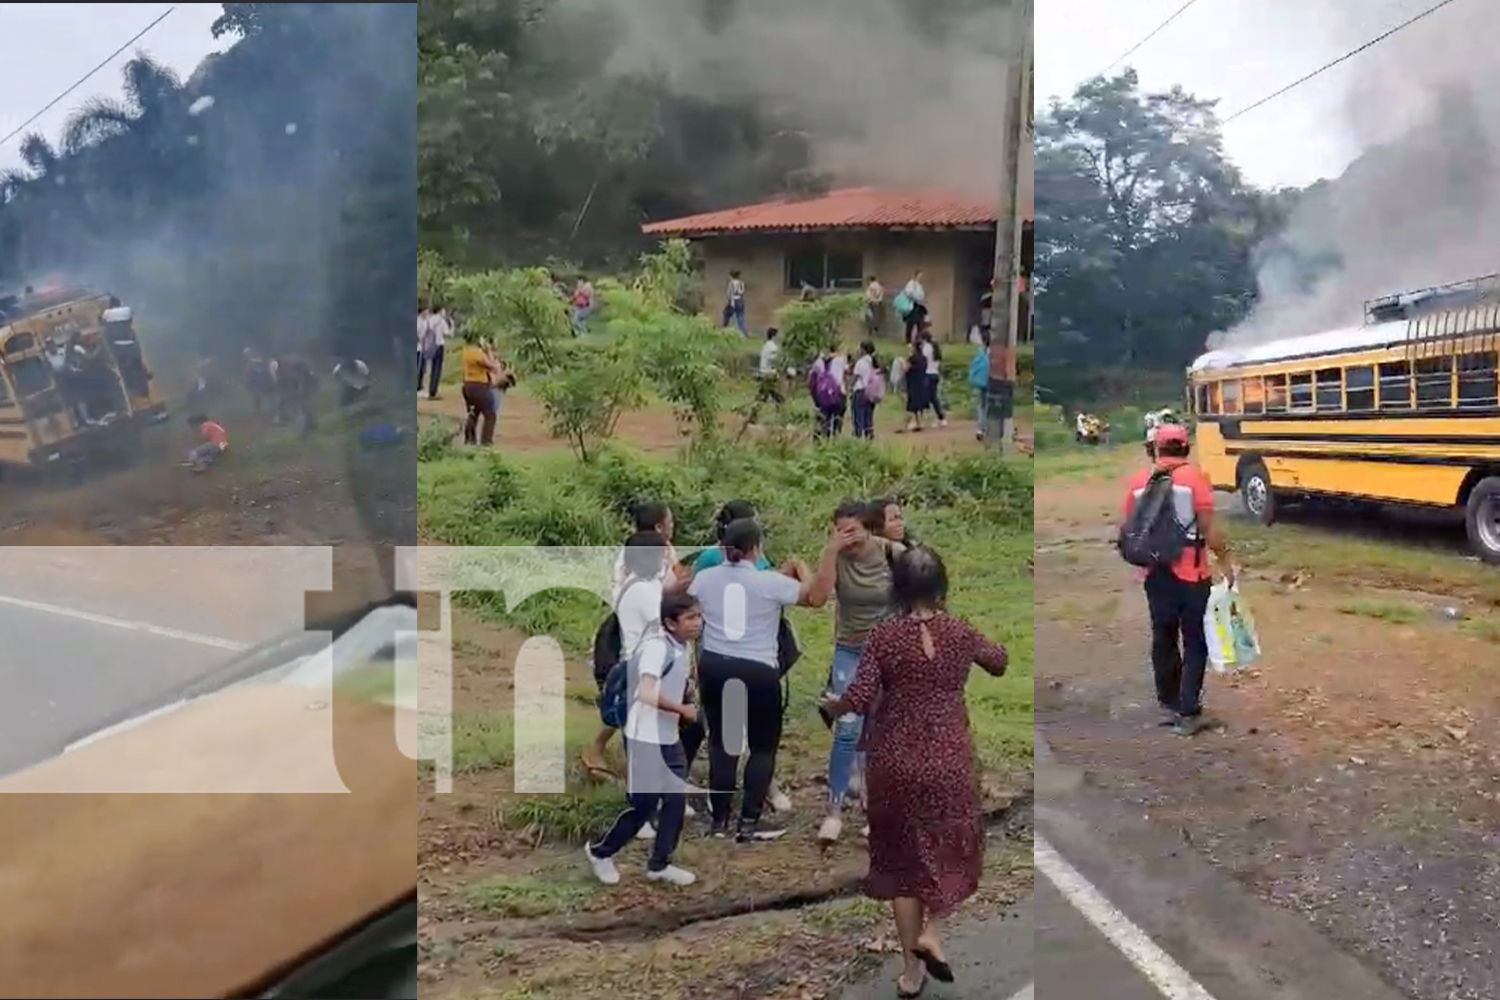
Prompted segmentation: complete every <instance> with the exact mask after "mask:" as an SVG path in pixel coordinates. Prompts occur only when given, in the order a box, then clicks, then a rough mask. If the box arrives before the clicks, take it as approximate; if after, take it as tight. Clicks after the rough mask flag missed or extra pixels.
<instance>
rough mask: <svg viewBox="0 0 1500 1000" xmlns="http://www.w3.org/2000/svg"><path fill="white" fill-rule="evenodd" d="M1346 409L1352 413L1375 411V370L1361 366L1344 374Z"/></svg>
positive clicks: (1368, 366) (1367, 366)
mask: <svg viewBox="0 0 1500 1000" xmlns="http://www.w3.org/2000/svg"><path fill="white" fill-rule="evenodd" d="M1344 398H1345V401H1346V402H1345V408H1346V409H1347V410H1348V411H1349V412H1350V413H1369V412H1370V411H1371V410H1374V409H1375V369H1374V368H1373V367H1371V366H1370V365H1361V366H1360V367H1358V368H1350V369H1347V370H1346V371H1345V372H1344Z"/></svg>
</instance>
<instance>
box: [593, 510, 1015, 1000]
mask: <svg viewBox="0 0 1500 1000" xmlns="http://www.w3.org/2000/svg"><path fill="white" fill-rule="evenodd" d="M636 524H637V528H638V529H639V530H638V531H637V532H636V533H635V534H634V535H632V537H631V538H630V539H629V541H628V542H627V543H626V545H625V548H624V553H623V555H622V556H621V559H620V562H619V565H618V567H617V571H616V587H615V610H614V614H613V616H612V617H611V620H609V621H607V622H606V623H605V626H604V627H602V628H601V632H600V634H601V638H602V637H606V636H608V637H611V638H612V639H613V640H614V642H613V643H609V642H605V643H603V645H604V646H613V647H614V648H615V649H617V650H618V653H617V655H616V656H614V657H603V658H602V661H603V662H601V657H600V656H598V655H596V658H595V668H596V679H597V680H598V681H599V685H600V689H601V704H604V703H606V702H607V701H608V699H609V698H610V692H611V691H612V690H613V685H615V684H616V683H617V682H618V681H619V680H620V678H622V677H624V678H628V687H627V688H626V689H625V690H628V692H629V695H628V697H629V707H628V715H627V717H626V718H625V721H624V723H623V735H624V740H625V744H626V759H627V793H628V807H627V809H626V810H625V811H624V812H623V813H622V814H621V816H620V817H619V818H618V819H617V820H616V821H615V822H614V824H613V825H612V826H611V828H610V829H609V830H608V831H607V832H605V833H604V834H603V835H602V836H601V837H600V838H599V839H597V840H594V841H591V842H590V843H589V844H588V845H587V847H586V857H587V861H588V864H589V866H590V867H591V869H592V870H593V872H594V874H595V875H596V876H597V877H598V879H599V880H600V881H601V882H604V883H605V884H610V885H613V884H616V883H618V882H619V881H620V877H621V876H620V872H619V870H618V868H617V866H616V864H615V860H614V859H615V858H616V856H617V855H618V854H619V852H620V851H621V850H623V849H624V848H625V846H626V845H628V844H629V843H631V842H632V841H633V840H636V839H640V838H642V837H643V836H649V837H650V838H651V839H652V841H653V843H652V847H651V853H650V860H649V862H648V865H647V877H648V878H651V879H653V880H655V881H660V882H664V883H668V884H673V885H689V884H691V883H692V882H694V881H695V876H694V875H693V873H691V872H689V871H687V870H685V869H683V868H682V867H680V866H678V865H676V864H674V855H675V851H676V848H677V846H678V844H679V843H680V839H681V837H682V836H683V830H684V828H685V823H686V820H687V819H688V818H689V817H690V816H691V815H693V813H692V811H691V809H690V807H689V804H688V795H689V793H690V792H691V788H690V786H689V774H690V772H691V770H692V767H693V763H694V760H695V758H696V756H697V755H698V753H699V752H700V751H701V750H702V749H704V748H705V747H706V748H707V754H708V792H707V795H706V807H707V813H708V828H707V833H708V835H710V836H715V837H725V838H728V837H733V838H734V839H735V840H736V841H737V842H739V843H741V844H753V843H756V842H760V841H765V840H774V839H778V838H780V837H782V836H783V835H784V834H785V833H786V830H787V828H786V826H785V825H784V823H783V816H782V814H784V813H785V812H786V811H788V809H789V808H790V807H791V805H792V804H791V803H790V802H789V801H788V802H785V803H783V805H784V806H786V807H787V808H782V809H776V810H774V812H775V813H776V815H772V813H773V810H772V809H771V808H769V805H770V803H771V801H772V799H773V798H775V797H777V794H778V793H776V792H775V790H774V784H775V773H776V763H777V754H778V751H779V749H780V745H781V740H782V734H783V730H784V726H785V724H786V717H787V713H788V701H789V698H788V696H787V691H788V689H789V686H788V684H787V677H788V673H789V672H790V671H791V670H792V669H793V668H794V667H795V666H796V665H797V663H798V662H799V661H800V660H801V659H804V658H806V656H805V652H806V651H804V650H802V649H801V648H800V647H799V644H798V640H797V637H796V634H795V632H794V630H793V629H792V627H791V625H790V623H789V620H788V617H787V612H788V610H789V609H791V608H794V607H808V608H820V607H824V606H826V605H827V603H828V602H829V601H833V602H834V604H835V609H836V610H835V640H834V648H833V649H832V650H830V651H828V659H827V661H826V662H828V664H829V666H828V671H827V676H826V680H825V683H824V691H823V695H822V697H821V698H820V700H819V703H818V705H817V711H818V714H819V716H820V717H821V719H822V721H823V723H824V724H825V725H826V726H827V727H828V728H829V729H830V731H831V739H830V749H829V757H828V765H827V779H828V783H827V788H828V791H827V796H826V799H825V801H824V803H823V806H822V813H823V815H822V818H821V823H820V825H819V827H818V830H817V837H818V838H819V839H820V840H822V841H824V842H834V841H837V840H839V839H840V838H841V837H842V835H843V827H844V815H845V812H846V810H847V809H849V808H850V807H851V806H857V805H863V806H864V808H865V813H866V819H867V821H868V825H867V827H866V828H865V833H866V836H867V840H868V849H869V854H870V872H869V878H868V883H867V892H868V894H869V895H870V896H871V897H873V898H876V899H881V900H889V901H890V902H891V904H892V907H893V913H894V917H895V922H896V927H897V931H898V933H899V935H900V938H901V943H902V947H903V950H904V952H905V955H906V965H905V968H904V969H903V971H902V974H901V977H900V980H899V981H898V983H897V988H898V990H899V992H900V993H901V994H902V995H905V996H915V995H916V994H917V992H919V991H920V990H921V988H922V986H923V984H924V982H925V980H926V978H927V977H929V976H931V977H934V978H937V979H939V980H944V981H951V980H952V970H951V968H950V967H949V966H948V964H947V962H946V959H945V958H944V955H943V947H942V940H941V937H940V934H939V930H938V922H939V921H940V920H941V919H942V918H944V917H946V916H948V915H949V914H951V913H952V912H953V911H954V910H955V908H956V907H957V906H958V905H959V903H960V902H962V901H963V900H964V899H966V898H968V897H969V896H970V895H972V894H973V893H974V892H975V891H976V890H977V888H978V885H979V879H980V875H981V872H982V869H983V850H984V837H983V834H984V831H983V828H982V822H981V814H980V801H979V793H978V784H977V780H976V778H977V776H976V773H975V757H974V745H973V738H972V736H971V734H970V731H969V727H968V714H967V710H966V707H965V701H964V690H965V686H966V683H967V680H968V677H969V673H970V671H971V669H972V667H973V666H975V665H976V664H977V665H978V666H980V667H981V668H983V669H984V670H986V671H988V672H989V673H991V674H994V675H996V676H998V675H1000V674H1002V673H1003V672H1004V671H1005V668H1006V663H1007V655H1006V652H1005V650H1004V649H1003V648H1002V647H1001V646H999V645H998V644H996V643H994V642H991V641H990V640H988V639H986V638H985V637H984V636H982V635H981V634H980V633H979V632H977V631H976V630H975V629H974V628H973V627H972V626H970V625H968V624H967V623H966V622H964V621H962V620H961V619H958V618H955V617H953V616H952V615H950V614H949V613H948V612H947V610H946V605H947V596H948V576H947V570H946V568H945V566H944V564H943V561H942V559H941V558H940V557H939V556H938V554H937V553H936V552H934V551H932V550H931V549H930V548H927V547H925V546H922V545H920V544H918V543H917V542H916V541H915V540H914V539H912V538H911V537H910V535H909V534H908V533H907V531H906V527H905V520H904V517H903V516H902V511H901V508H900V505H899V503H897V502H896V501H895V500H893V499H886V500H875V501H850V502H846V503H844V504H841V505H840V506H839V507H838V508H837V509H836V510H835V511H833V512H832V517H831V519H830V530H829V535H828V539H827V542H826V543H825V545H824V546H823V549H822V551H821V552H820V553H819V555H818V557H817V559H816V561H815V562H814V563H812V564H809V563H806V562H804V561H802V560H800V559H796V558H791V559H786V560H784V561H783V562H782V563H781V564H780V565H779V566H778V565H775V564H773V562H772V561H771V559H770V558H769V557H768V556H767V554H766V538H765V534H764V531H763V529H762V526H761V524H760V522H759V520H758V518H757V516H756V512H755V508H754V507H753V506H752V505H750V504H749V503H747V502H745V501H736V502H733V503H730V504H726V505H725V507H724V509H723V510H722V511H721V513H720V517H719V519H718V531H717V535H718V538H717V545H715V546H714V547H713V548H710V549H707V550H705V551H704V552H702V553H701V554H699V556H698V557H697V558H696V559H695V560H694V561H693V562H692V564H691V565H690V566H689V565H686V564H685V563H683V562H682V561H679V560H678V558H677V555H676V552H675V550H674V549H673V547H672V536H673V534H674V531H675V524H674V521H673V518H672V515H671V512H670V510H667V509H666V508H664V507H661V506H659V505H654V506H648V507H646V508H642V510H641V511H640V513H639V515H638V516H637V519H636ZM597 652H598V649H597V648H596V653H597ZM611 658H614V659H617V661H618V662H616V663H614V664H612V665H611V664H609V663H608V660H609V659H611ZM601 668H602V669H601ZM605 721H606V722H608V721H609V716H608V715H607V713H606V717H605ZM608 739H609V732H608V731H607V730H606V731H605V732H603V733H602V734H601V739H600V740H598V741H596V742H595V745H594V746H593V747H591V748H590V751H589V753H588V754H587V755H586V761H585V763H586V764H587V765H588V766H589V767H590V769H591V770H593V769H598V768H599V767H601V766H602V757H603V748H604V746H605V745H607V742H608ZM742 758H743V765H744V766H743V777H741V773H740V771H741V767H740V765H741V761H742ZM736 801H737V803H738V806H737V808H736Z"/></svg>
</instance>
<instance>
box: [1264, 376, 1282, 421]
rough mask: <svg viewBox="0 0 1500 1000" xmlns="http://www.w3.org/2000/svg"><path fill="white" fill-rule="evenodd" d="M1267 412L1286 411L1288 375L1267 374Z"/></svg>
mask: <svg viewBox="0 0 1500 1000" xmlns="http://www.w3.org/2000/svg"><path fill="white" fill-rule="evenodd" d="M1266 412H1267V413H1285V412H1286V376H1285V375H1267V376H1266Z"/></svg>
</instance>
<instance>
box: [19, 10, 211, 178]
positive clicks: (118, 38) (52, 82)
mask: <svg viewBox="0 0 1500 1000" xmlns="http://www.w3.org/2000/svg"><path fill="white" fill-rule="evenodd" d="M171 6H173V5H172V4H166V3H5V4H0V38H3V39H5V42H6V45H5V57H4V58H3V59H0V136H5V135H8V134H9V133H10V132H11V131H12V130H13V129H15V128H16V127H17V126H19V125H20V124H21V123H22V122H24V121H25V120H26V119H27V118H30V117H31V116H32V115H33V114H35V113H36V112H37V111H40V110H41V109H42V108H43V107H45V106H46V105H47V104H48V102H50V101H52V100H53V99H54V98H55V97H57V95H58V94H61V93H62V92H63V91H64V90H67V89H68V87H70V86H72V85H73V84H74V83H75V82H76V81H77V80H78V79H79V78H80V77H82V76H83V75H84V74H85V73H87V72H88V71H89V70H91V69H93V68H94V67H95V66H97V65H98V64H99V62H100V61H101V60H103V59H104V58H105V57H106V56H108V55H109V54H110V53H111V52H113V51H114V50H115V49H117V48H119V47H120V46H121V45H124V44H125V42H127V41H128V40H129V39H130V38H131V37H132V36H133V35H135V34H136V32H138V31H140V30H141V29H142V28H144V27H145V26H146V25H148V24H150V23H151V21H152V20H153V19H154V18H156V17H157V16H158V15H160V14H161V13H162V12H163V11H165V10H167V9H168V8H169V7H171ZM176 7H177V10H176V11H175V12H174V13H173V14H172V15H171V16H169V17H168V18H167V19H166V20H164V21H162V22H161V23H160V24H158V25H157V26H156V27H155V28H153V29H152V30H151V32H150V33H149V34H147V35H146V36H145V37H143V38H142V39H141V40H140V41H139V42H137V43H136V44H135V45H134V46H132V47H131V48H129V49H126V50H125V51H124V52H122V53H120V54H119V56H117V57H116V58H115V59H114V60H113V61H112V62H111V63H110V64H109V65H108V66H105V67H104V68H103V69H101V70H100V71H99V72H98V73H96V74H95V75H94V76H92V77H90V78H89V80H88V82H86V83H84V84H83V85H82V86H80V87H79V88H78V89H77V90H75V91H74V92H73V93H72V94H69V95H68V97H67V98H65V99H64V100H63V101H61V102H60V103H59V104H58V105H57V107H55V108H53V109H52V110H51V111H48V112H47V113H46V114H45V115H43V116H42V117H41V118H39V119H37V121H36V122H34V123H33V124H31V125H28V126H27V127H26V130H27V131H39V132H41V133H42V134H43V135H45V136H47V138H48V139H50V140H52V141H53V142H56V141H57V138H58V136H59V135H60V134H61V132H62V126H63V122H64V121H66V120H67V117H68V115H69V113H70V112H72V111H73V110H74V109H76V108H77V107H78V106H79V105H81V104H83V103H84V102H86V101H87V100H88V99H89V98H91V97H111V98H113V97H119V96H120V91H121V88H120V68H121V67H122V66H123V65H124V64H125V63H126V62H127V61H128V60H129V59H130V57H131V56H132V55H133V54H134V53H135V52H136V51H137V50H144V51H146V52H149V53H150V54H151V55H152V56H154V57H155V58H156V59H157V60H158V61H160V62H163V63H165V64H166V65H168V66H171V67H172V68H173V69H175V70H176V71H177V72H178V73H179V74H181V75H182V77H183V78H184V79H186V78H187V77H188V76H189V75H191V73H192V72H193V70H194V69H195V68H196V67H197V65H198V63H199V62H200V61H201V60H202V59H203V57H204V56H206V55H208V54H209V53H210V52H214V51H217V50H218V49H219V48H221V47H222V46H220V45H219V43H217V42H216V41H215V40H214V38H213V35H212V34H210V33H209V26H210V25H212V24H213V22H214V19H215V18H217V17H218V16H219V14H220V13H222V12H223V8H222V6H221V5H220V4H216V3H183V4H177V5H176ZM20 139H21V137H20V136H16V137H14V138H12V139H10V140H9V141H8V142H6V143H5V144H4V145H3V146H0V170H3V169H5V168H8V167H13V166H16V165H17V164H18V163H19V162H20V161H19V159H18V157H17V155H16V150H17V148H18V147H19V145H20Z"/></svg>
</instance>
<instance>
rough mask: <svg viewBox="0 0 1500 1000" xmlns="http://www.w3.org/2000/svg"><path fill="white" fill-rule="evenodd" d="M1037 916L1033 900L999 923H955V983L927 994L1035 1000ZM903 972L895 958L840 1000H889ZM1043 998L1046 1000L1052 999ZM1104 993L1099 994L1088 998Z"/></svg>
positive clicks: (951, 999) (942, 999) (955, 999)
mask: <svg viewBox="0 0 1500 1000" xmlns="http://www.w3.org/2000/svg"><path fill="white" fill-rule="evenodd" d="M1036 918H1037V907H1036V905H1035V901H1034V900H1032V899H1026V900H1023V901H1022V902H1021V903H1020V905H1018V906H1017V907H1016V908H1015V909H1014V910H1012V911H1011V912H1010V913H1007V914H1005V915H1004V916H1003V917H1000V918H998V919H996V920H992V921H988V922H986V923H982V924H970V925H963V924H961V923H960V924H955V926H953V927H952V928H951V929H950V930H949V931H948V932H947V933H945V934H944V939H945V940H944V944H945V945H946V946H947V951H948V960H949V962H951V963H952V965H953V975H954V979H955V980H957V981H956V982H955V983H954V984H953V985H952V986H940V985H939V984H937V983H929V984H928V988H927V990H926V991H925V992H924V993H923V996H924V997H928V996H930V997H932V998H934V1000H1012V998H1014V1000H1033V998H1034V996H1036V995H1037V994H1035V993H1033V992H1031V991H1032V989H1033V986H1032V954H1033V951H1034V941H1035V937H1036V928H1037V926H1038V925H1037V922H1036ZM900 974H901V961H900V959H892V960H891V961H890V962H888V963H887V967H886V968H885V969H883V970H881V972H880V974H879V975H877V976H876V977H874V978H873V979H871V980H869V981H867V982H863V983H860V984H858V985H856V986H851V987H849V988H848V989H846V990H845V991H844V992H843V993H841V994H839V998H838V1000H890V998H891V997H893V996H895V995H896V987H895V982H896V977H897V976H899V975H900ZM1039 995H1040V996H1041V997H1043V998H1044V1000H1045V998H1046V997H1048V996H1049V994H1047V993H1040V994H1039ZM1106 995H1107V994H1103V993H1099V994H1095V995H1093V996H1092V997H1091V998H1090V1000H1100V998H1103V997H1104V996H1106ZM1111 1000H1113V997H1112V996H1111ZM1122 1000H1123V998H1122Z"/></svg>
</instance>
